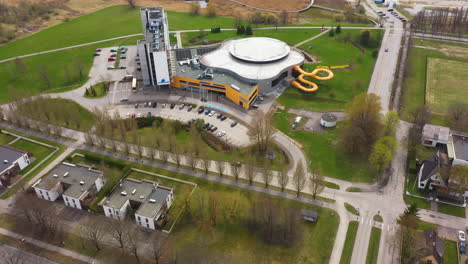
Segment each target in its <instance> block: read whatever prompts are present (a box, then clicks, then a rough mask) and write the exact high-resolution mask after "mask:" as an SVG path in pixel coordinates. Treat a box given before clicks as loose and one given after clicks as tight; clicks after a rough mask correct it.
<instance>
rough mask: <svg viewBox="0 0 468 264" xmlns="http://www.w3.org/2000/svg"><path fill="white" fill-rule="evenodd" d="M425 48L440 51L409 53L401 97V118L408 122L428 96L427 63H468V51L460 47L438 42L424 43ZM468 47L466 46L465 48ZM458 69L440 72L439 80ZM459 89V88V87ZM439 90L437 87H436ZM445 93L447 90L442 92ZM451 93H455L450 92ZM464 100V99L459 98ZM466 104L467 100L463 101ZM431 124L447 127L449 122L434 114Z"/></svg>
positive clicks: (417, 49) (412, 51)
mask: <svg viewBox="0 0 468 264" xmlns="http://www.w3.org/2000/svg"><path fill="white" fill-rule="evenodd" d="M417 44H423V45H425V46H430V47H431V46H434V47H436V48H437V49H439V50H429V49H421V48H414V47H412V48H411V49H410V52H409V57H408V63H407V66H406V68H405V80H404V83H403V92H402V95H401V105H402V106H401V109H400V118H401V119H403V120H406V121H412V120H413V112H414V110H415V109H416V108H417V107H418V106H422V105H424V104H425V103H426V102H425V94H426V80H427V70H428V69H427V61H428V60H430V59H444V60H452V61H454V62H455V63H456V62H462V63H463V62H468V55H466V54H468V53H467V52H468V49H466V48H464V49H463V48H461V47H459V46H455V45H451V44H441V43H436V42H429V41H424V43H421V42H419V43H417ZM465 47H466V46H465ZM442 49H450V50H453V51H455V50H458V51H464V52H465V53H464V54H465V55H464V56H463V52H461V53H460V52H453V53H451V54H447V53H443V52H442V51H441V50H442ZM455 70H456V69H452V68H446V69H444V70H443V71H442V72H439V73H438V74H440V76H438V78H445V77H447V72H450V71H455ZM452 86H453V85H452ZM457 87H458V86H457ZM436 89H437V87H436ZM441 92H445V90H441ZM448 92H449V93H453V92H450V91H448ZM459 99H460V100H463V99H464V97H461V98H459ZM463 101H464V102H466V100H463ZM431 123H433V124H437V125H442V126H447V125H448V122H447V120H446V119H445V118H444V116H442V115H436V114H434V113H433V115H432V120H431Z"/></svg>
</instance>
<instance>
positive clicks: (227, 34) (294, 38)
mask: <svg viewBox="0 0 468 264" xmlns="http://www.w3.org/2000/svg"><path fill="white" fill-rule="evenodd" d="M205 33H206V35H205V36H203V37H199V36H200V32H186V33H182V44H183V45H184V47H186V46H193V45H200V44H202V42H203V41H204V40H207V41H209V42H221V41H223V40H226V39H230V38H246V37H269V38H275V39H279V40H282V41H284V42H286V43H288V44H289V45H296V44H298V43H299V42H301V41H304V40H306V39H309V38H312V37H313V36H315V35H317V34H319V33H320V29H276V30H275V29H268V30H261V29H259V30H254V31H253V35H252V36H247V35H237V32H236V31H235V30H230V31H222V32H220V33H211V32H205ZM198 37H199V38H198ZM192 40H194V42H192Z"/></svg>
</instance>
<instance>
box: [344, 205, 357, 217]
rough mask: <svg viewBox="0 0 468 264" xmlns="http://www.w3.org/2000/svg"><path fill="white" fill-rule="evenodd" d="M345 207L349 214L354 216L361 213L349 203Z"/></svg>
mask: <svg viewBox="0 0 468 264" xmlns="http://www.w3.org/2000/svg"><path fill="white" fill-rule="evenodd" d="M344 205H345V208H346V210H348V212H350V213H352V214H353V215H359V211H358V209H356V207H354V206H353V205H351V204H349V203H345V204H344Z"/></svg>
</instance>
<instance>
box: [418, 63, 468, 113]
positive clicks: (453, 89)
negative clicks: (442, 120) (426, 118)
mask: <svg viewBox="0 0 468 264" xmlns="http://www.w3.org/2000/svg"><path fill="white" fill-rule="evenodd" d="M466 69H468V62H463V61H454V60H447V59H438V58H428V59H427V74H426V104H427V105H429V107H430V108H431V110H432V112H433V113H434V114H438V115H443V114H445V113H446V110H447V106H449V105H452V104H454V103H461V102H463V101H466V87H465V86H464V85H460V84H463V83H467V82H468V74H466Z"/></svg>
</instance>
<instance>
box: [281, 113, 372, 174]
mask: <svg viewBox="0 0 468 264" xmlns="http://www.w3.org/2000/svg"><path fill="white" fill-rule="evenodd" d="M294 117H295V115H293V114H289V113H287V112H284V111H277V112H276V113H275V115H274V126H275V127H276V128H277V129H279V130H280V131H282V132H283V133H285V134H286V135H288V136H289V137H291V138H293V139H294V140H296V141H298V142H299V143H300V144H302V146H303V151H304V153H305V155H306V156H307V159H308V160H310V161H311V163H312V166H316V167H317V168H319V169H320V171H321V172H322V173H323V174H324V175H326V176H328V177H333V178H338V179H342V180H347V181H353V182H372V181H373V180H374V177H375V173H374V172H373V171H372V169H371V168H370V167H369V166H368V165H367V164H368V162H367V160H363V159H360V158H358V157H352V156H349V155H347V154H345V153H344V151H343V150H342V149H341V148H340V145H339V143H338V139H339V137H340V134H341V131H342V129H343V127H344V124H343V122H338V125H337V127H336V128H334V129H330V130H328V131H327V132H326V133H323V134H320V133H313V132H309V131H305V130H290V129H289V127H290V125H291V124H292V121H291V120H292V119H294Z"/></svg>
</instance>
